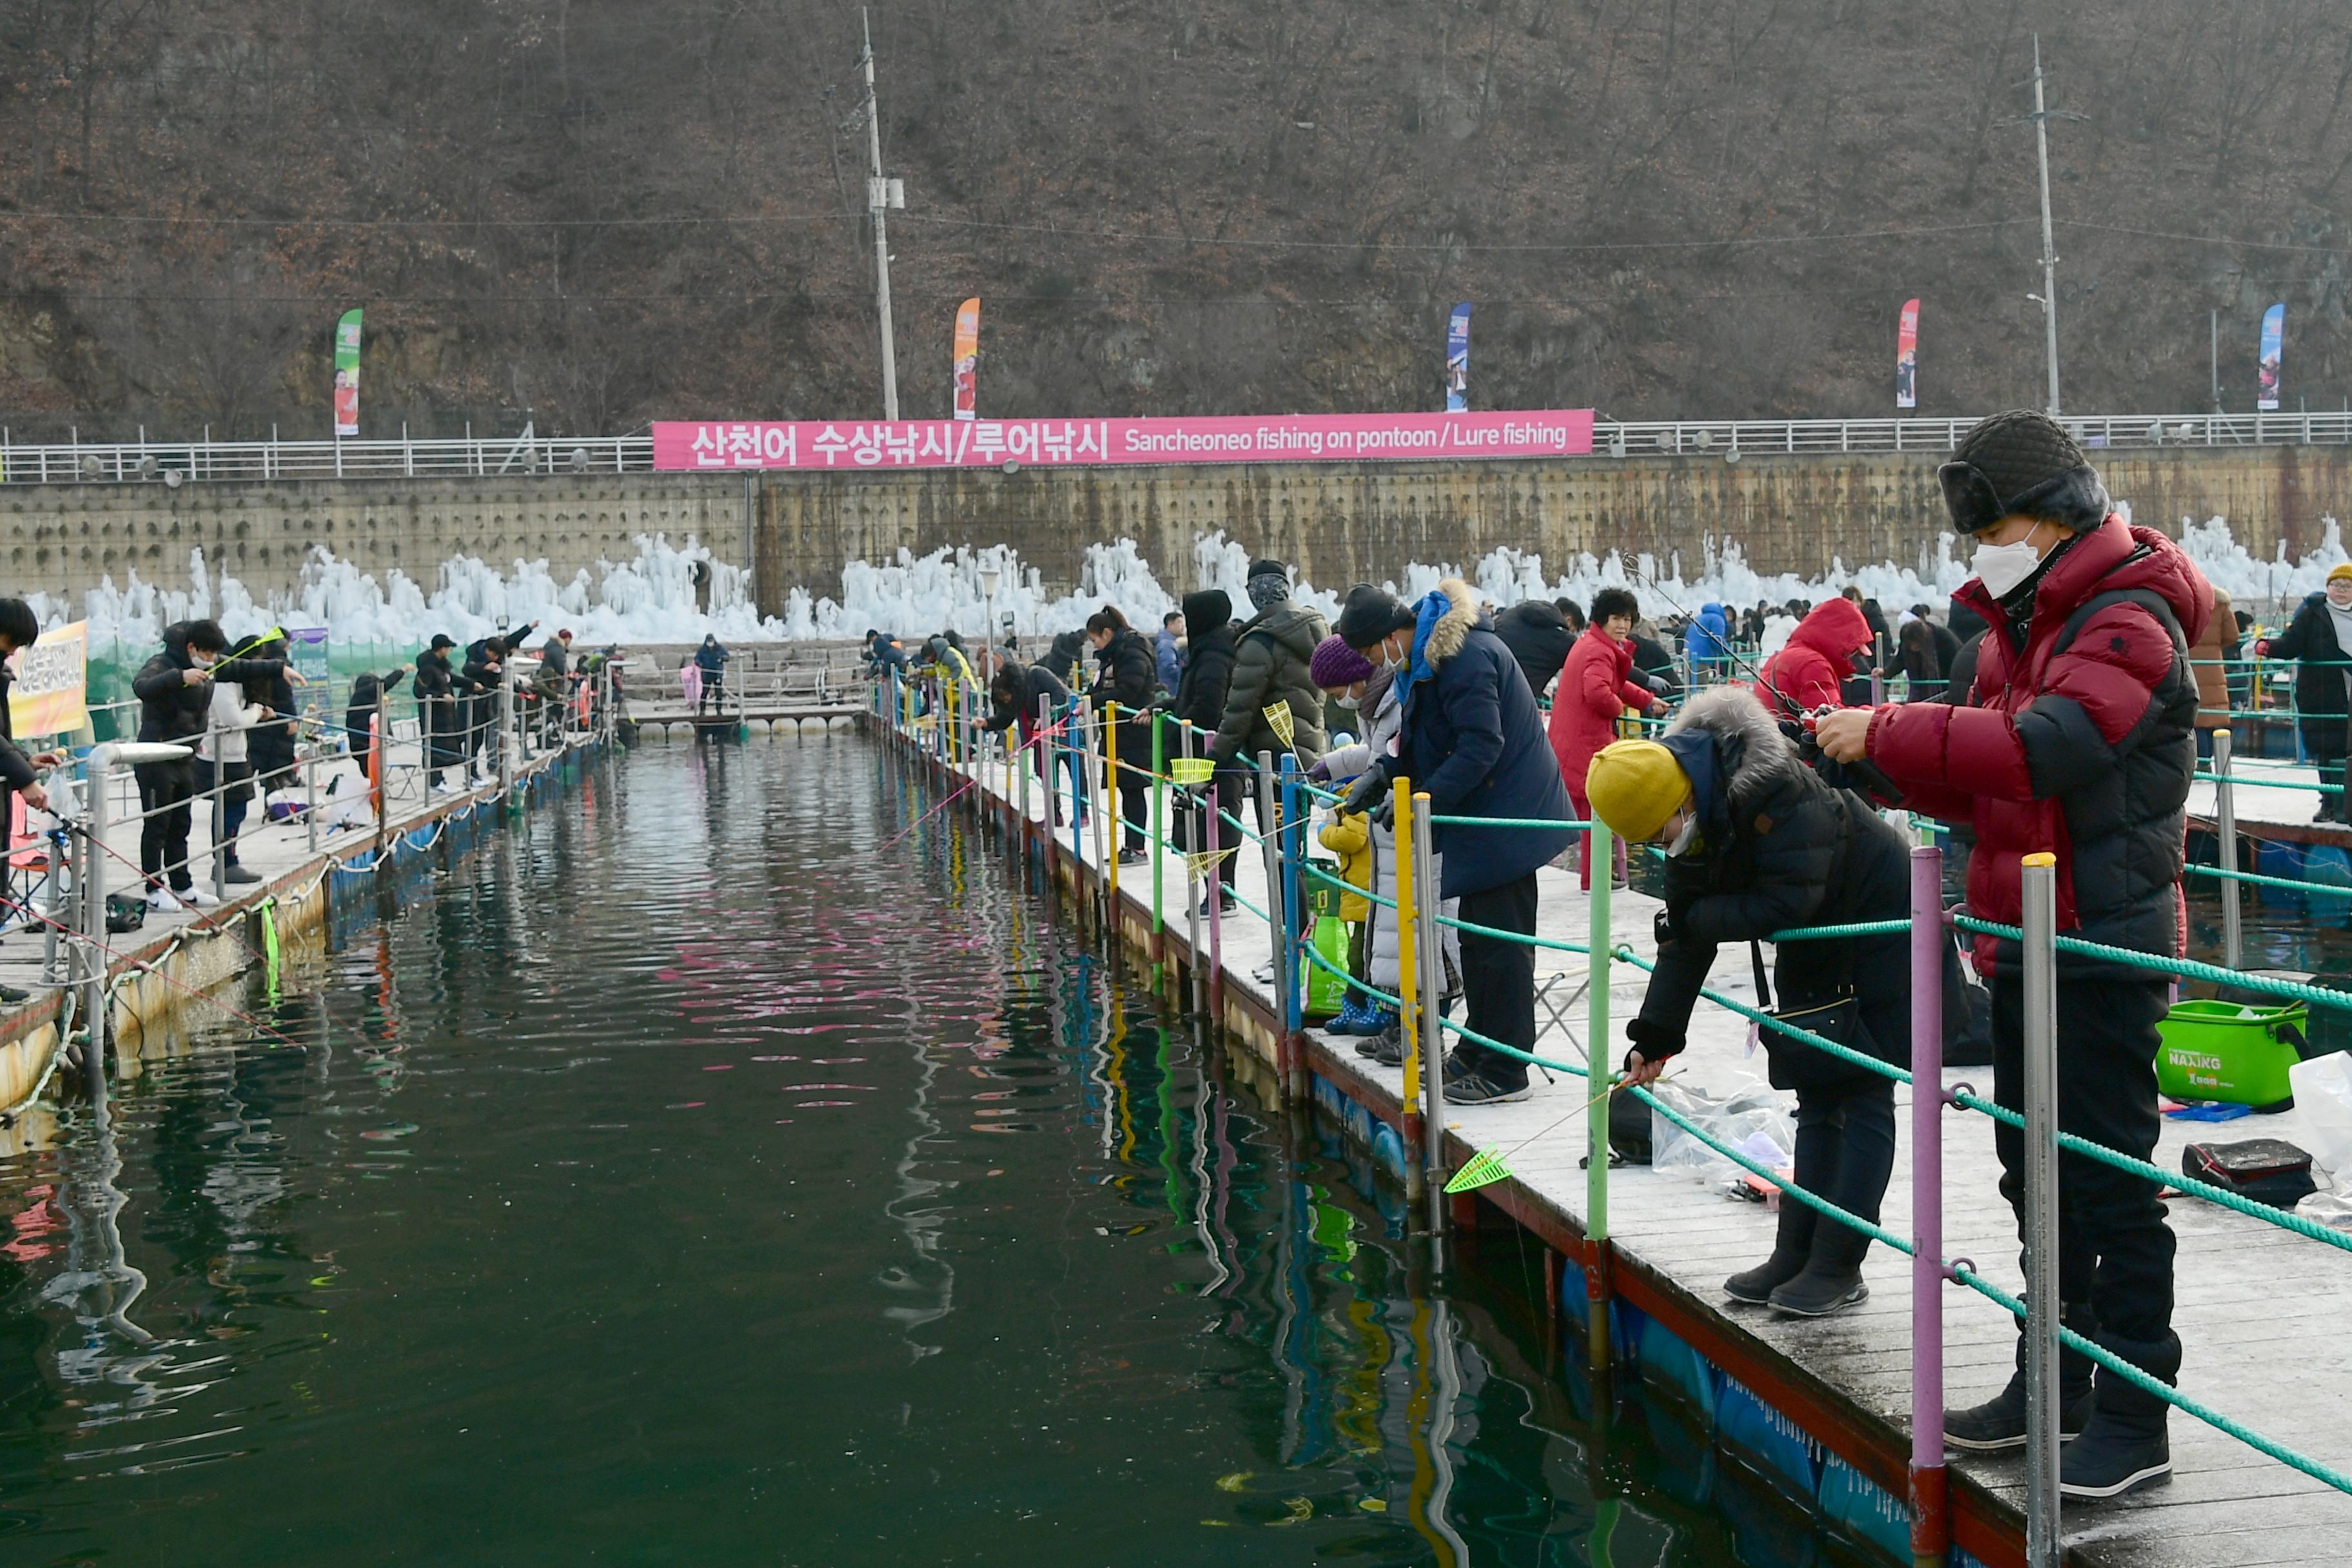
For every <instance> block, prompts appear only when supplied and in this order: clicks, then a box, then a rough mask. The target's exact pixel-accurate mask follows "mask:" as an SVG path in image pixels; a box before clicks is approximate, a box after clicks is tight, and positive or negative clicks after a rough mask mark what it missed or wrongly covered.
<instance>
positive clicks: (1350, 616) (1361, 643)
mask: <svg viewBox="0 0 2352 1568" xmlns="http://www.w3.org/2000/svg"><path fill="white" fill-rule="evenodd" d="M1412 623H1413V613H1412V605H1408V604H1406V603H1404V602H1403V601H1402V600H1401V599H1399V598H1398V597H1397V596H1396V595H1393V594H1391V593H1390V592H1388V591H1387V590H1386V589H1384V588H1376V587H1374V586H1373V585H1372V584H1370V583H1359V584H1356V585H1355V586H1354V587H1352V588H1350V589H1349V590H1348V597H1347V600H1346V602H1344V603H1343V604H1341V605H1340V606H1339V625H1338V626H1334V627H1333V628H1332V630H1333V631H1335V632H1337V633H1338V634H1339V640H1340V641H1341V642H1343V643H1346V644H1347V645H1348V646H1349V647H1351V648H1354V649H1356V650H1357V651H1358V652H1361V651H1363V650H1364V649H1365V648H1368V647H1371V646H1372V645H1373V644H1374V643H1376V642H1378V641H1380V640H1381V638H1382V637H1386V636H1388V635H1389V634H1390V633H1391V632H1394V631H1402V630H1403V629H1404V628H1405V627H1406V626H1411V625H1412Z"/></svg>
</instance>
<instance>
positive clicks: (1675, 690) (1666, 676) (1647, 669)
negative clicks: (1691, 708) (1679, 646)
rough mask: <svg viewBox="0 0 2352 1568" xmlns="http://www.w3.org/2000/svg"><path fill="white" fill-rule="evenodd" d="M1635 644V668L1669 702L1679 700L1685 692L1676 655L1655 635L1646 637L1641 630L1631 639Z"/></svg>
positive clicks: (1651, 687) (1650, 686)
mask: <svg viewBox="0 0 2352 1568" xmlns="http://www.w3.org/2000/svg"><path fill="white" fill-rule="evenodd" d="M1630 640H1631V641H1632V642H1633V668H1634V670H1635V671H1636V672H1637V673H1638V674H1639V675H1641V677H1642V678H1643V680H1644V681H1645V682H1646V683H1647V684H1648V686H1649V688H1650V689H1651V690H1653V691H1654V692H1656V693H1657V694H1658V695H1659V696H1661V697H1663V698H1664V699H1665V700H1667V701H1669V702H1675V701H1679V700H1681V698H1682V694H1683V681H1682V676H1681V675H1680V674H1679V673H1678V672H1677V671H1676V670H1675V656H1674V655H1673V654H1670V653H1668V652H1667V651H1666V645H1665V644H1664V643H1662V642H1660V641H1659V640H1658V639H1657V638H1655V637H1643V636H1642V635H1641V634H1640V633H1639V632H1636V633H1634V634H1633V637H1632V638H1631V639H1630Z"/></svg>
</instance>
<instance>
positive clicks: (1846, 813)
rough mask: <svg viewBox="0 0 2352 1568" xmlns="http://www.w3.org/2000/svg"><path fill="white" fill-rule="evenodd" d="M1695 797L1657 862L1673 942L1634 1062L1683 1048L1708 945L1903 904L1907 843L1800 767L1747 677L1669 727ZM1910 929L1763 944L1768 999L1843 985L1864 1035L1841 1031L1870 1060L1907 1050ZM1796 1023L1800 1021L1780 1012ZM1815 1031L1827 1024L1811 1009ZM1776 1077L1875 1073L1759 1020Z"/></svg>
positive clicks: (1841, 1077)
mask: <svg viewBox="0 0 2352 1568" xmlns="http://www.w3.org/2000/svg"><path fill="white" fill-rule="evenodd" d="M1665 744H1666V746H1667V747H1668V748H1669V749H1670V750H1672V751H1673V752H1675V758H1676V760H1677V761H1679V762H1680V763H1682V764H1683V771H1684V772H1685V773H1688V774H1690V775H1691V780H1692V785H1693V789H1694V793H1695V794H1696V795H1697V796H1698V805H1699V811H1700V816H1701V826H1700V829H1699V836H1700V842H1699V843H1698V844H1696V845H1695V846H1693V847H1692V848H1691V850H1690V852H1689V853H1688V854H1685V855H1682V856H1678V857H1676V858H1674V859H1672V860H1669V861H1668V862H1667V863H1666V888H1665V900H1666V916H1667V921H1668V924H1669V929H1670V930H1672V931H1674V933H1675V935H1674V937H1673V939H1672V940H1670V941H1668V942H1664V944H1663V945H1661V946H1660V948H1659V949H1658V966H1657V969H1656V970H1655V972H1654V973H1652V975H1651V977H1650V989H1649V992H1648V994H1646V995H1644V996H1643V999H1642V1010H1641V1013H1640V1015H1639V1016H1636V1017H1635V1018H1634V1019H1633V1022H1632V1023H1631V1024H1629V1025H1627V1026H1626V1029H1625V1036H1626V1038H1627V1039H1629V1040H1631V1041H1632V1042H1633V1048H1634V1049H1636V1050H1638V1051H1640V1052H1641V1053H1642V1055H1643V1058H1644V1059H1646V1060H1650V1061H1655V1060H1657V1059H1659V1058H1662V1057H1668V1056H1672V1055H1674V1054H1675V1052H1677V1051H1680V1050H1681V1049H1682V1048H1683V1043H1684V1037H1685V1033H1686V1032H1687V1030H1688V1029H1689V1026H1690V1016H1691V1009H1692V1007H1693V1005H1695V1004H1696V1002H1697V1000H1698V994H1699V988H1700V987H1701V986H1702V985H1704V984H1706V976H1707V971H1708V970H1709V969H1710V968H1711V967H1712V966H1713V965H1714V963H1715V958H1716V950H1717V948H1718V947H1720V946H1722V945H1723V944H1724V943H1727V942H1729V943H1734V944H1737V945H1739V946H1743V947H1744V946H1745V945H1746V944H1747V943H1748V942H1751V941H1759V940H1761V939H1764V938H1767V937H1769V936H1770V935H1771V934H1772V933H1773V932H1774V931H1786V930H1788V929H1790V927H1793V926H1806V925H1843V924H1848V923H1853V922H1859V921H1884V920H1899V919H1901V918H1903V917H1904V916H1905V915H1906V914H1907V913H1908V912H1909V910H1910V853H1909V851H1908V850H1907V849H1906V847H1905V846H1904V843H1903V838H1902V836H1901V835H1900V834H1898V833H1896V832H1895V829H1894V828H1892V827H1890V826H1887V824H1886V822H1885V819H1884V818H1883V817H1881V816H1879V815H1878V814H1877V813H1876V812H1874V811H1872V810H1871V809H1870V808H1869V806H1868V805H1865V804H1864V803H1863V802H1862V801H1861V800H1860V799H1859V798H1857V797H1856V796H1854V795H1851V794H1849V793H1848V792H1846V791H1844V790H1841V789H1833V788H1832V787H1831V786H1830V785H1828V784H1824V783H1822V781H1821V780H1820V779H1819V778H1816V777H1815V776H1814V775H1813V773H1811V771H1810V770H1808V769H1807V768H1806V767H1805V765H1804V764H1803V763H1801V761H1800V760H1799V759H1798V756H1797V752H1796V748H1795V747H1794V746H1793V745H1791V744H1790V742H1789V740H1788V739H1787V737H1785V736H1784V735H1782V734H1781V733H1780V729H1779V727H1778V726H1776V725H1775V724H1774V723H1773V721H1772V717H1771V715H1770V714H1769V713H1767V712H1766V711H1765V710H1764V705H1763V704H1762V703H1761V702H1759V701H1758V700H1756V697H1755V694H1754V693H1752V692H1751V691H1749V690H1748V689H1747V688H1745V687H1738V686H1732V687H1724V688H1721V689H1717V690H1714V691H1708V692H1705V693H1702V694H1701V695H1699V696H1697V697H1694V698H1693V699H1691V700H1690V702H1689V704H1688V705H1687V706H1686V707H1685V708H1684V710H1682V713H1681V714H1680V715H1679V716H1678V717H1677V718H1676V719H1675V722H1674V725H1673V727H1672V728H1671V729H1669V730H1668V731H1667V732H1666V737H1665ZM1908 942H1909V939H1908V938H1907V937H1906V935H1905V934H1903V933H1901V932H1897V933H1895V934H1894V935H1892V936H1884V937H1864V938H1850V939H1846V940H1843V941H1832V942H1788V943H1784V944H1782V945H1781V946H1780V947H1778V948H1777V949H1775V950H1774V954H1773V985H1774V990H1775V991H1776V993H1777V994H1776V995H1775V996H1774V998H1773V1005H1774V1009H1775V1010H1776V1011H1778V1012H1780V1013H1782V1014H1789V1013H1794V1012H1798V1011H1801V1010H1802V1009H1806V1008H1811V1007H1818V1006H1822V1005H1826V1004H1829V1003H1832V1002H1833V1001H1835V1000H1836V999H1837V998H1838V997H1840V996H1843V995H1848V994H1851V995H1853V996H1854V997H1855V998H1856V999H1857V1000H1858V1002H1859V1004H1860V1013H1861V1019H1862V1026H1863V1033H1862V1034H1861V1035H1860V1036H1859V1037H1845V1038H1843V1039H1841V1040H1840V1043H1841V1044H1843V1045H1849V1046H1852V1047H1854V1048H1856V1049H1857V1050H1861V1051H1864V1052H1866V1053H1867V1054H1869V1055H1872V1056H1875V1057H1877V1058H1880V1059H1881V1060H1884V1061H1889V1062H1895V1063H1907V1062H1908V1061H1909V1060H1910V1056H1911V969H1910V961H1909V958H1908V952H1909V946H1908ZM1791 1021H1792V1022H1795V1023H1797V1024H1798V1025H1799V1026H1807V1020H1805V1019H1802V1018H1797V1019H1792V1020H1791ZM1811 1027H1812V1028H1814V1030H1815V1032H1817V1033H1828V1032H1829V1031H1828V1030H1826V1029H1824V1028H1823V1027H1822V1022H1821V1019H1820V1018H1819V1017H1816V1018H1815V1019H1813V1020H1812V1021H1811ZM1764 1045H1765V1049H1766V1051H1767V1052H1768V1054H1769V1066H1770V1074H1771V1079H1772V1087H1773V1088H1775V1089H1799V1090H1808V1089H1840V1088H1844V1087H1850V1086H1853V1085H1857V1084H1859V1083H1861V1082H1863V1081H1864V1079H1867V1078H1869V1077H1870V1076H1872V1075H1871V1074H1870V1073H1869V1071H1868V1069H1867V1068H1859V1067H1855V1066H1853V1064H1851V1063H1848V1062H1843V1061H1841V1060H1839V1059H1838V1058H1835V1057H1832V1056H1831V1055H1830V1054H1829V1053H1828V1052H1826V1051H1822V1050H1821V1049H1819V1048H1817V1047H1812V1046H1809V1045H1806V1044H1804V1043H1803V1042H1802V1041H1799V1040H1793V1039H1790V1037H1788V1036H1786V1035H1783V1034H1781V1033H1780V1032H1779V1031H1777V1030H1774V1029H1769V1028H1768V1029H1766V1030H1765V1031H1764Z"/></svg>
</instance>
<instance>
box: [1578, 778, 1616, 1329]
mask: <svg viewBox="0 0 2352 1568" xmlns="http://www.w3.org/2000/svg"><path fill="white" fill-rule="evenodd" d="M1590 815H1591V816H1592V829H1591V832H1592V837H1591V839H1590V840H1589V841H1588V842H1587V844H1586V846H1585V853H1586V854H1588V855H1590V856H1591V857H1592V867H1593V870H1592V890H1591V893H1590V894H1589V895H1588V900H1589V902H1588V908H1589V910H1590V915H1589V917H1588V920H1587V922H1586V923H1587V927H1588V929H1587V931H1586V933H1585V946H1586V947H1587V948H1589V949H1590V950H1591V952H1590V953H1589V954H1588V955H1587V963H1586V968H1585V1004H1586V1007H1587V1009H1588V1022H1587V1024H1586V1026H1585V1033H1584V1040H1585V1046H1584V1063H1585V1069H1586V1071H1587V1072H1588V1073H1590V1074H1591V1077H1590V1078H1588V1079H1586V1083H1587V1085H1588V1086H1589V1087H1590V1089H1591V1100H1592V1104H1591V1108H1590V1109H1588V1110H1586V1112H1585V1121H1584V1147H1585V1161H1584V1240H1585V1251H1586V1257H1585V1261H1584V1303H1585V1308H1584V1310H1585V1342H1584V1349H1585V1360H1586V1364H1587V1365H1589V1366H1590V1367H1591V1370H1592V1371H1593V1373H1596V1374H1598V1373H1606V1372H1607V1371H1608V1370H1609V1101H1610V1098H1611V1097H1610V1096H1609V1095H1607V1094H1605V1093H1603V1092H1602V1090H1604V1089H1607V1088H1609V1085H1610V1081H1611V1079H1612V1078H1613V1077H1614V1074H1613V1073H1612V1071H1611V1069H1610V1066H1609V1060H1610V1049H1611V1047H1610V1044H1609V961H1610V958H1611V956H1612V955H1611V953H1610V951H1609V944H1610V940H1611V939H1610V934H1609V889H1610V884H1611V883H1612V882H1613V881H1614V880H1615V877H1614V876H1613V874H1612V868H1613V867H1614V866H1615V865H1616V860H1617V847H1616V843H1615V837H1616V836H1615V835H1614V834H1612V832H1610V830H1609V825H1608V824H1607V823H1605V822H1603V821H1601V817H1600V815H1599V814H1598V813H1592V814H1590Z"/></svg>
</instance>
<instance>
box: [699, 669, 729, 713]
mask: <svg viewBox="0 0 2352 1568" xmlns="http://www.w3.org/2000/svg"><path fill="white" fill-rule="evenodd" d="M714 702H716V703H718V704H719V711H720V712H721V713H724V712H725V711H727V672H726V671H725V670H723V669H706V670H704V671H703V672H702V698H701V700H699V701H698V702H697V703H696V704H695V705H694V710H695V711H696V712H697V713H700V712H702V711H704V710H707V709H709V706H710V705H711V704H712V703H714Z"/></svg>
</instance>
